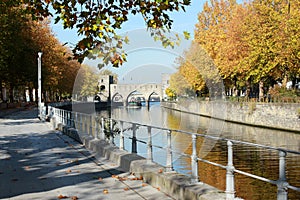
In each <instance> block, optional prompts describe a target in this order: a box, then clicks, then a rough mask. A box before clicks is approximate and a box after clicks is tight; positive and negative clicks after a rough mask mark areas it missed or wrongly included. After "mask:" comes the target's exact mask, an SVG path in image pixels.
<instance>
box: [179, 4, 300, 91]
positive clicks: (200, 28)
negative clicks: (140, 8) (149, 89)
mask: <svg viewBox="0 0 300 200" xmlns="http://www.w3.org/2000/svg"><path fill="white" fill-rule="evenodd" d="M299 13H300V2H299V1H298V0H290V1H281V0H266V1H260V0H253V1H246V2H244V3H237V2H236V1H235V0H210V1H208V2H206V3H205V4H204V7H203V11H202V12H200V13H199V15H198V23H197V24H196V30H195V39H194V43H195V44H197V45H198V47H197V48H198V50H195V47H193V48H191V49H190V50H189V51H188V52H187V53H186V54H185V61H184V62H180V64H179V73H180V75H181V76H182V77H184V78H185V79H186V81H187V82H189V85H190V88H191V89H193V90H194V91H195V90H197V89H200V90H202V89H203V88H204V87H203V84H206V85H207V83H206V78H205V77H203V74H204V76H205V74H209V73H207V72H209V69H210V68H207V67H205V66H207V65H201V63H203V62H205V61H203V57H201V56H197V54H199V52H203V51H205V52H206V53H207V54H208V56H209V57H210V58H211V59H212V60H213V63H214V65H215V66H216V69H217V71H218V73H219V75H220V77H221V78H222V80H223V82H224V84H225V86H226V92H227V93H229V90H231V93H233V94H234V93H235V92H236V93H237V90H238V89H239V90H243V91H246V95H251V93H255V92H256V93H258V91H259V93H260V96H261V95H263V94H266V93H268V90H269V88H271V87H273V86H274V85H275V84H277V83H282V84H283V86H285V84H286V83H287V82H288V81H292V83H293V87H294V86H295V83H296V81H297V80H298V81H300V80H299V76H300V53H299V52H300V26H299V22H300V15H299ZM195 57H198V59H196V60H195ZM176 76H178V75H176ZM209 80H211V79H209ZM203 81H204V83H203ZM174 89H176V88H174ZM234 90H235V91H234Z"/></svg>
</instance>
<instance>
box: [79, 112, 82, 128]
mask: <svg viewBox="0 0 300 200" xmlns="http://www.w3.org/2000/svg"><path fill="white" fill-rule="evenodd" d="M82 120H83V119H82V113H80V114H79V132H80V133H83V121H82Z"/></svg>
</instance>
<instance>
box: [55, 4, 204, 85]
mask: <svg viewBox="0 0 300 200" xmlns="http://www.w3.org/2000/svg"><path fill="white" fill-rule="evenodd" d="M203 3H204V1H201V0H192V4H191V6H189V7H187V9H186V12H180V13H171V14H170V16H171V18H172V19H173V20H174V23H173V28H172V30H171V31H173V32H177V33H179V34H182V33H183V31H188V32H190V33H191V35H192V37H193V34H194V28H195V24H196V23H197V15H198V13H199V12H201V10H202V7H203ZM51 26H52V30H53V32H54V34H55V36H56V37H57V38H58V39H59V40H60V42H61V43H66V42H68V43H69V45H70V46H72V44H75V43H76V42H77V41H78V40H79V37H78V36H77V32H76V30H64V29H63V28H62V25H61V24H51ZM119 33H120V34H121V35H128V36H129V39H130V43H129V45H128V46H125V47H124V49H125V50H126V52H127V53H128V62H127V63H125V64H124V65H123V66H122V67H120V68H118V69H115V68H111V67H108V69H110V70H112V71H114V72H115V73H118V74H119V80H124V81H125V82H126V80H128V81H130V82H132V83H140V82H141V81H146V82H159V81H160V74H161V73H174V72H175V71H176V69H175V68H174V66H176V65H175V64H174V62H175V59H176V57H178V56H180V55H182V51H183V50H184V49H187V48H188V46H189V43H190V41H183V42H182V44H181V47H176V48H175V49H164V48H163V47H161V45H160V43H158V42H154V41H153V39H152V38H151V37H150V36H148V35H149V34H148V33H147V32H146V31H145V24H144V22H143V19H142V18H141V16H130V18H129V20H128V22H126V23H125V24H124V26H123V27H122V29H121V30H120V32H119ZM84 63H85V64H88V65H92V66H97V60H96V61H89V60H86V61H85V62H84ZM143 69H144V70H143ZM160 69H161V70H160ZM143 72H144V73H143ZM151 72H152V73H151Z"/></svg>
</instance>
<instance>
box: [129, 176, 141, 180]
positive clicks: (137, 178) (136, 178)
mask: <svg viewBox="0 0 300 200" xmlns="http://www.w3.org/2000/svg"><path fill="white" fill-rule="evenodd" d="M131 180H132V181H141V180H143V176H140V177H134V178H132V179H131Z"/></svg>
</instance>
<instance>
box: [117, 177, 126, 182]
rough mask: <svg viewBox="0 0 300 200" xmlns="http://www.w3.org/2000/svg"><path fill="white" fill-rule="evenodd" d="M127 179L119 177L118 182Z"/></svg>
mask: <svg viewBox="0 0 300 200" xmlns="http://www.w3.org/2000/svg"><path fill="white" fill-rule="evenodd" d="M126 180H127V177H119V181H126Z"/></svg>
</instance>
